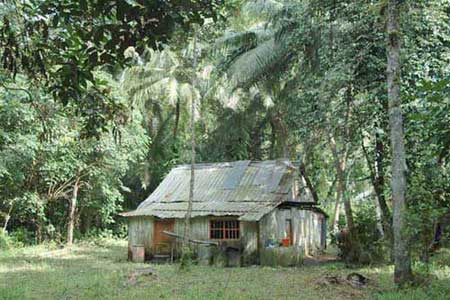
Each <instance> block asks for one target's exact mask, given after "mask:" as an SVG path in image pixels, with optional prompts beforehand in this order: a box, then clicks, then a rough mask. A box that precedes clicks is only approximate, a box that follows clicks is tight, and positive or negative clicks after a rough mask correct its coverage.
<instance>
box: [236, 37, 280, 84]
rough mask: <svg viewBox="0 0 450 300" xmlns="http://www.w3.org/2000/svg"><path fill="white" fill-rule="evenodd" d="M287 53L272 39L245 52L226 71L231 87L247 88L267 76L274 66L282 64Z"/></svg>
mask: <svg viewBox="0 0 450 300" xmlns="http://www.w3.org/2000/svg"><path fill="white" fill-rule="evenodd" d="M288 53H289V49H288V47H287V46H286V45H285V43H283V42H281V41H275V39H274V38H272V39H270V40H268V41H266V42H264V43H262V44H260V45H259V46H258V47H256V48H253V49H251V50H250V51H247V52H245V53H244V54H242V55H241V56H239V57H238V58H237V59H235V60H234V61H233V63H232V64H231V66H230V67H229V69H228V72H227V73H228V76H229V78H230V79H231V80H230V81H231V86H232V87H234V88H237V87H248V86H251V85H252V84H253V83H255V82H256V81H257V80H258V79H260V78H262V77H263V76H266V75H269V74H271V73H272V71H273V70H274V69H275V67H276V65H277V64H279V63H280V62H283V61H284V60H285V59H286V58H287V55H288Z"/></svg>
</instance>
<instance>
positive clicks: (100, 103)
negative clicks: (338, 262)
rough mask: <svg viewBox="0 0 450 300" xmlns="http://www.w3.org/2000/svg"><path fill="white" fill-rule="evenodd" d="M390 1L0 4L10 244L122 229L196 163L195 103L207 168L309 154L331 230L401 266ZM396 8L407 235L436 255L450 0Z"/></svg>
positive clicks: (3, 219) (362, 252)
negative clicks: (396, 240) (395, 258)
mask: <svg viewBox="0 0 450 300" xmlns="http://www.w3.org/2000/svg"><path fill="white" fill-rule="evenodd" d="M78 2H79V3H78ZM387 2H388V1H375V0H364V1H336V0H320V1H318V0H317V1H316V0H257V1H244V0H233V1H226V2H225V3H220V4H218V3H216V2H215V1H211V2H209V1H200V2H197V1H179V2H176V1H174V2H170V1H168V2H164V1H155V2H154V3H155V4H154V7H152V5H150V4H148V5H143V4H142V3H141V1H117V3H119V4H120V5H119V4H118V5H116V6H113V5H112V6H111V7H109V6H108V4H105V3H106V2H105V1H69V0H67V1H50V0H41V1H6V2H3V3H1V4H0V58H1V67H0V225H1V228H3V231H4V232H5V233H3V235H4V237H3V238H2V237H0V240H2V239H4V240H5V241H6V240H7V239H8V240H10V242H12V243H16V245H17V244H36V243H42V242H44V241H47V240H54V241H58V242H61V243H66V242H67V243H69V244H70V243H72V240H73V237H75V239H82V238H83V237H88V236H99V235H114V236H119V237H123V236H125V235H126V224H125V223H124V220H122V219H121V218H120V217H118V216H117V213H119V212H122V211H127V210H131V209H134V208H136V206H137V205H138V204H139V203H140V202H141V201H142V200H143V199H145V198H146V196H148V195H149V194H150V193H151V192H152V191H153V189H154V188H155V187H156V186H157V185H158V184H159V182H160V181H161V180H162V178H163V177H164V175H166V174H167V172H168V171H169V170H170V169H171V168H172V167H173V166H174V165H176V164H180V163H189V162H190V155H191V152H190V147H191V131H190V127H189V126H190V118H191V116H192V114H193V117H194V120H195V128H194V130H195V139H196V146H195V150H196V160H197V162H217V161H232V160H242V159H250V160H267V159H278V158H288V159H291V160H293V161H297V162H298V163H299V166H300V171H301V173H302V175H303V176H304V177H305V178H306V179H307V183H308V187H309V188H310V189H311V191H312V192H313V195H314V197H315V198H316V199H317V200H318V202H319V203H320V204H321V205H322V206H323V207H324V209H325V210H326V211H327V213H328V214H329V215H330V220H329V228H330V232H331V233H332V234H331V235H330V238H332V239H334V233H337V232H338V231H339V230H340V229H343V228H346V227H347V228H348V227H352V228H350V229H351V230H352V232H353V233H354V234H355V235H356V236H354V241H353V242H352V243H353V244H352V245H351V247H350V248H351V249H350V250H349V249H348V248H346V247H349V246H348V245H341V248H342V249H341V250H343V253H344V254H343V255H344V256H345V257H346V258H347V259H348V260H349V261H350V260H351V261H357V262H360V263H369V262H373V261H379V260H389V259H390V255H391V254H390V253H391V250H390V249H391V246H392V239H393V230H392V200H391V199H392V193H391V187H390V181H391V177H392V171H391V165H392V155H391V153H392V151H391V150H392V149H391V146H390V141H389V130H390V129H389V113H388V110H389V105H388V91H387V85H386V80H387V78H386V69H387V59H386V57H387V50H386V49H387V46H386V45H387V36H386V20H387V14H388V12H387ZM174 3H176V4H174ZM399 16H400V24H401V33H398V34H400V36H401V52H400V54H401V55H400V58H401V67H402V71H401V73H402V77H401V82H400V86H401V99H402V111H403V117H404V126H403V127H404V136H405V150H406V170H407V173H406V174H407V190H406V199H407V211H406V212H405V214H406V216H407V217H406V222H407V226H406V228H407V229H408V231H407V233H406V235H405V236H406V237H407V243H408V247H409V248H410V249H411V251H412V254H413V258H414V259H422V260H425V261H426V260H427V259H428V255H429V251H431V250H432V249H431V248H430V246H431V245H432V242H433V240H434V237H435V232H436V227H437V226H438V224H448V223H449V221H448V218H449V214H450V202H449V199H450V165H449V157H450V20H449V16H450V2H449V1H446V0H427V1H425V0H416V1H401V3H400V7H399ZM191 104H193V105H191ZM192 106H193V107H194V109H193V110H191V107H192ZM443 232H447V233H448V232H449V231H445V230H444V231H443ZM6 233H7V236H8V237H6ZM4 243H6V242H4ZM0 246H1V244H0ZM355 249H357V250H355ZM354 251H357V252H358V253H357V254H355V253H350V254H349V252H354Z"/></svg>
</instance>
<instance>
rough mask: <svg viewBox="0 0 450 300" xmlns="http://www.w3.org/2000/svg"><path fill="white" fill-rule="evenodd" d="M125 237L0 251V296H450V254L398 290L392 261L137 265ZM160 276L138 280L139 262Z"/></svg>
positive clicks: (438, 257) (445, 253) (444, 252)
mask: <svg viewBox="0 0 450 300" xmlns="http://www.w3.org/2000/svg"><path fill="white" fill-rule="evenodd" d="M126 256H127V245H126V241H119V240H109V239H96V240H90V241H85V242H82V243H78V244H75V245H73V246H72V247H71V248H62V247H61V245H58V244H45V245H39V246H32V247H23V248H20V249H10V250H8V251H4V250H1V251H0V299H138V298H140V299H321V300H322V299H380V300H385V299H402V300H407V299H449V297H448V295H450V268H449V267H448V262H449V260H450V252H449V251H448V250H441V251H440V253H439V254H438V255H436V256H434V257H433V259H432V263H431V264H430V266H429V271H428V272H426V269H425V268H424V267H423V266H416V270H419V271H420V275H421V276H422V277H423V278H425V280H424V281H423V283H422V284H421V285H420V286H415V287H409V288H406V289H403V290H397V289H396V288H395V286H394V284H393V283H392V271H393V268H392V267H391V266H377V267H364V268H360V269H347V268H345V265H344V264H342V263H336V262H333V263H329V264H323V265H320V264H319V265H313V266H302V267H288V268H284V267H259V266H254V267H245V268H221V267H211V266H200V265H192V266H190V268H189V270H188V271H186V272H180V271H179V266H178V265H155V264H135V263H130V262H128V261H127V259H126ZM144 267H145V268H148V267H150V268H152V269H154V270H155V273H156V275H152V276H138V277H137V278H133V276H132V275H131V274H132V273H133V271H135V270H136V269H138V268H144ZM355 271H356V272H359V273H361V274H363V275H364V276H367V277H368V278H369V279H370V280H369V285H368V286H367V287H365V288H353V287H350V286H348V285H334V284H323V279H324V278H326V277H327V276H334V275H342V276H345V275H347V274H349V273H351V272H355Z"/></svg>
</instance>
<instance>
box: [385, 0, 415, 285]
mask: <svg viewBox="0 0 450 300" xmlns="http://www.w3.org/2000/svg"><path fill="white" fill-rule="evenodd" d="M387 34H388V49H387V86H388V99H389V125H390V129H391V134H390V139H391V149H392V179H391V187H392V200H393V208H394V213H393V231H394V265H395V269H394V281H395V282H396V283H397V284H399V285H403V284H405V283H407V282H409V281H410V280H411V279H412V271H411V258H410V254H409V249H408V245H407V236H406V235H405V214H406V200H405V195H406V172H407V167H406V157H405V156H406V155H405V145H404V137H403V117H402V109H401V99H400V84H401V82H400V80H401V78H400V25H399V0H389V3H388V22H387Z"/></svg>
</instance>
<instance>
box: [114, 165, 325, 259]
mask: <svg viewBox="0 0 450 300" xmlns="http://www.w3.org/2000/svg"><path fill="white" fill-rule="evenodd" d="M189 181H190V165H181V166H177V167H175V168H173V169H172V170H171V171H170V173H169V174H168V175H167V176H166V177H165V179H164V180H163V181H162V182H161V184H160V185H159V186H158V187H157V188H156V190H155V191H154V192H153V193H152V194H151V195H150V196H149V197H148V198H147V199H146V200H145V201H144V202H142V203H141V204H140V205H139V206H138V208H137V209H136V210H134V211H130V212H126V213H122V214H121V215H122V216H125V217H127V218H128V224H129V225H128V242H129V258H130V259H133V260H139V257H141V259H143V258H144V255H145V260H149V259H152V258H153V257H155V256H161V255H170V254H172V255H174V253H175V255H176V254H177V253H179V249H180V243H179V242H180V240H176V239H174V238H173V237H171V236H169V235H167V234H165V233H163V231H168V232H173V233H175V234H178V235H183V231H184V217H185V214H186V210H187V205H188V198H189ZM191 216H192V219H191V239H195V240H202V241H214V242H217V244H218V245H221V246H224V245H225V247H222V248H223V249H227V248H232V249H237V250H238V251H239V253H240V254H241V258H242V261H244V262H246V263H249V264H250V263H258V262H259V260H260V256H261V254H262V253H263V252H264V251H265V249H269V248H277V247H281V246H284V247H291V249H295V251H297V252H299V253H300V254H314V253H316V252H317V251H320V250H323V249H324V248H325V246H326V215H325V213H324V212H323V211H322V210H321V209H320V208H319V207H318V206H317V203H314V201H313V200H312V197H311V194H310V192H309V190H308V189H307V188H306V185H305V182H304V179H303V178H302V177H301V176H300V175H299V172H298V170H297V168H296V167H295V166H294V165H293V164H292V163H291V162H289V161H281V160H277V161H275V160H273V161H236V162H226V163H206V164H196V165H195V188H194V201H193V206H192V215H191ZM139 253H140V254H139ZM134 256H136V257H134Z"/></svg>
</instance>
